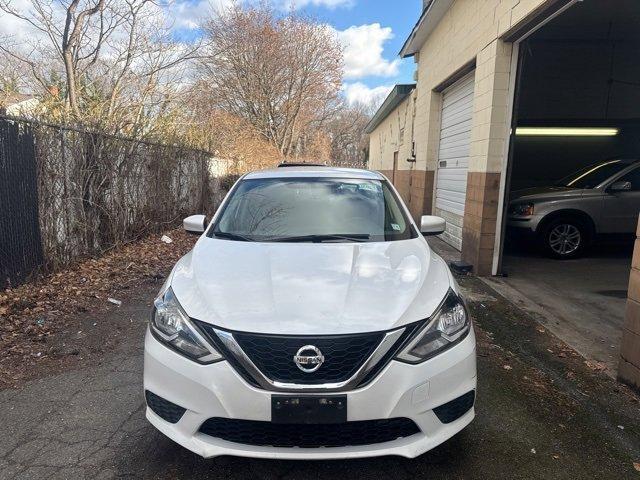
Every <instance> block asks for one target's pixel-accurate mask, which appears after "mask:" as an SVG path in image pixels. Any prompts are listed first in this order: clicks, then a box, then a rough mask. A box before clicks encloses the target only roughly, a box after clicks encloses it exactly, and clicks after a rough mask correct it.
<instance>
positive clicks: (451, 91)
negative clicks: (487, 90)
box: [442, 75, 475, 106]
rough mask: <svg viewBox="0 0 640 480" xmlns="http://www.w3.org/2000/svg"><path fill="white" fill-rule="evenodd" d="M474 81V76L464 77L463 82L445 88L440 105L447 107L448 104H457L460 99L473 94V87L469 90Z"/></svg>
mask: <svg viewBox="0 0 640 480" xmlns="http://www.w3.org/2000/svg"><path fill="white" fill-rule="evenodd" d="M474 81H475V78H474V76H473V75H472V76H469V77H466V78H465V79H464V80H461V81H459V82H457V83H456V84H454V85H452V86H451V87H449V88H447V89H446V90H445V91H444V92H443V93H442V104H443V106H447V105H449V104H450V103H454V102H457V101H458V100H460V99H461V98H464V97H466V96H468V95H469V94H470V93H472V92H473V86H471V88H469V86H470V85H471V84H473V82H474Z"/></svg>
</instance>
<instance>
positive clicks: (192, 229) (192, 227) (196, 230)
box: [182, 215, 207, 235]
mask: <svg viewBox="0 0 640 480" xmlns="http://www.w3.org/2000/svg"><path fill="white" fill-rule="evenodd" d="M182 226H183V227H184V229H185V230H186V231H187V233H191V234H193V235H200V234H201V233H203V232H204V231H205V229H206V228H207V217H205V216H204V215H191V216H190V217H187V218H185V219H184V220H183V221H182Z"/></svg>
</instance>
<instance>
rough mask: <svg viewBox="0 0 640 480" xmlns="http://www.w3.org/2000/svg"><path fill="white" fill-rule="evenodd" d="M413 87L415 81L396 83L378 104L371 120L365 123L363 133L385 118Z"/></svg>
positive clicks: (369, 131)
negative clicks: (378, 106)
mask: <svg viewBox="0 0 640 480" xmlns="http://www.w3.org/2000/svg"><path fill="white" fill-rule="evenodd" d="M414 88H416V85H415V83H410V84H404V85H396V86H395V87H393V90H391V93H389V95H388V96H387V98H385V100H384V102H383V103H382V105H380V108H379V109H378V111H377V112H376V113H375V115H373V117H372V118H371V120H369V123H367V126H366V127H365V129H364V131H365V133H371V132H373V131H374V130H375V129H376V128H377V127H378V125H380V124H381V123H382V122H383V120H384V119H385V118H387V117H388V116H389V114H390V113H391V112H393V111H394V110H395V109H396V107H397V106H398V105H400V104H401V103H402V101H403V100H404V99H405V98H407V97H408V96H409V95H410V94H411V92H412V91H413V89H414Z"/></svg>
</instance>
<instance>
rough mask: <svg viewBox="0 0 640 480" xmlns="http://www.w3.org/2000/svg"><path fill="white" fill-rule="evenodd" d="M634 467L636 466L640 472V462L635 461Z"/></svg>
mask: <svg viewBox="0 0 640 480" xmlns="http://www.w3.org/2000/svg"><path fill="white" fill-rule="evenodd" d="M633 468H635V469H636V471H637V472H640V462H633Z"/></svg>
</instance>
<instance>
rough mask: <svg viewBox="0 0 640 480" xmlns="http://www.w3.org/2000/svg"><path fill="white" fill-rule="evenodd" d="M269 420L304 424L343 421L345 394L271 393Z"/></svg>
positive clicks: (345, 416)
mask: <svg viewBox="0 0 640 480" xmlns="http://www.w3.org/2000/svg"><path fill="white" fill-rule="evenodd" d="M271 421H272V422H273V423H288V424H306V425H309V424H327V423H345V422H346V421H347V396H346V395H328V396H315V395H313V396H312V395H272V396H271Z"/></svg>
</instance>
